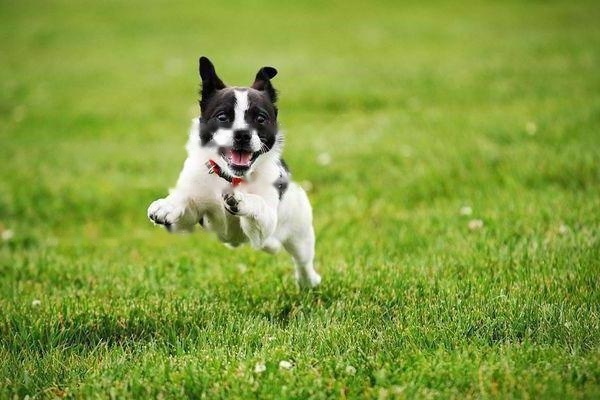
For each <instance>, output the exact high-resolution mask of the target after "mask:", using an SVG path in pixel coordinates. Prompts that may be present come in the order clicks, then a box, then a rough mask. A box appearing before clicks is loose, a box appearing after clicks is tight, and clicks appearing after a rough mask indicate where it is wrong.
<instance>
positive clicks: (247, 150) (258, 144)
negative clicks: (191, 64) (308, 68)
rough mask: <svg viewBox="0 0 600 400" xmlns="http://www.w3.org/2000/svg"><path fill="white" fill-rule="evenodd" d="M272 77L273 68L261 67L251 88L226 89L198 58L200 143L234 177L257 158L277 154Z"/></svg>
mask: <svg viewBox="0 0 600 400" xmlns="http://www.w3.org/2000/svg"><path fill="white" fill-rule="evenodd" d="M276 74H277V70H276V69H275V68H273V67H263V68H261V69H260V70H259V71H258V73H257V74H256V78H255V80H254V83H253V84H252V86H250V87H230V86H227V85H225V84H224V83H223V81H222V80H221V79H220V78H219V77H218V75H217V73H216V71H215V67H214V65H213V64H212V62H210V60H209V59H208V58H206V57H200V77H201V78H202V92H201V98H200V110H201V117H200V143H201V145H202V146H203V147H205V148H207V149H212V151H214V152H215V156H216V157H221V158H222V160H223V161H224V163H225V164H226V166H227V168H228V169H229V170H230V171H231V173H233V174H234V175H238V176H241V175H244V174H245V173H246V172H248V171H249V170H250V169H251V167H252V166H253V165H254V164H255V163H256V162H257V161H258V160H259V159H261V158H264V157H265V156H266V155H267V154H272V153H276V152H280V151H281V149H280V142H281V137H280V134H279V133H278V128H277V107H276V106H275V101H276V100H277V93H276V92H275V88H274V87H273V85H271V79H272V78H273V77H274V76H275V75H276ZM215 161H217V160H215ZM221 164H222V163H221Z"/></svg>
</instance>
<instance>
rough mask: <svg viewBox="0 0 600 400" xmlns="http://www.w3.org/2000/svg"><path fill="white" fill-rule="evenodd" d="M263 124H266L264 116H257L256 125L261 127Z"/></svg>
mask: <svg viewBox="0 0 600 400" xmlns="http://www.w3.org/2000/svg"><path fill="white" fill-rule="evenodd" d="M265 122H267V118H265V116H264V115H260V114H259V115H258V116H257V117H256V123H257V124H261V125H262V124H264V123H265Z"/></svg>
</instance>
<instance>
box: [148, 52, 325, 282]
mask: <svg viewBox="0 0 600 400" xmlns="http://www.w3.org/2000/svg"><path fill="white" fill-rule="evenodd" d="M276 74H277V70H276V69H275V68H272V67H263V68H261V69H260V70H259V71H258V73H257V75H256V79H255V81H254V83H253V84H252V86H251V87H230V86H226V85H225V84H224V83H223V81H222V80H221V79H220V78H219V77H218V76H217V73H216V72H215V68H214V66H213V64H212V63H211V62H210V60H209V59H208V58H206V57H201V58H200V77H201V78H202V93H201V99H200V110H201V116H200V118H197V119H194V120H193V121H192V126H191V129H190V133H189V139H188V143H187V146H186V148H187V152H188V156H187V159H186V160H185V163H184V165H183V169H182V171H181V173H180V175H179V179H178V180H177V185H176V186H175V188H174V189H171V190H170V191H169V195H168V196H167V197H165V198H164V199H158V200H156V201H154V202H153V203H152V204H150V207H149V208H148V217H149V218H150V219H151V220H152V221H154V222H155V223H157V224H160V225H164V226H165V227H166V228H167V229H168V230H169V231H170V232H180V231H191V230H193V228H194V226H195V225H196V224H198V223H199V224H200V225H202V227H204V228H205V229H208V230H210V231H214V232H216V234H217V236H218V237H219V239H220V240H221V241H222V242H224V243H226V244H229V245H231V246H238V245H240V244H241V243H244V242H248V241H249V242H250V244H251V245H252V246H253V247H255V248H257V249H262V250H265V251H267V252H270V253H275V252H277V251H278V250H279V249H280V248H281V246H283V247H284V248H285V249H286V250H287V251H288V252H289V253H290V254H291V255H292V257H293V258H294V261H295V263H296V279H297V281H298V284H299V285H300V286H301V287H303V288H310V287H315V286H317V285H318V284H319V283H320V282H321V277H320V276H319V274H318V273H317V272H316V271H315V269H314V266H313V260H314V255H315V250H314V247H315V234H314V230H313V227H312V208H311V206H310V202H309V200H308V197H307V196H306V193H305V192H304V190H303V189H302V188H301V187H300V186H299V185H297V184H295V183H294V182H291V181H290V173H289V171H288V169H287V167H286V165H285V163H284V162H283V160H282V159H281V151H282V149H283V136H282V133H281V132H280V131H279V130H278V125H277V107H276V106H275V102H276V100H277V93H276V91H275V89H274V88H273V85H272V84H271V79H272V78H273V77H274V76H275V75H276Z"/></svg>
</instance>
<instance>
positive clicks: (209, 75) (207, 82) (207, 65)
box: [198, 56, 225, 109]
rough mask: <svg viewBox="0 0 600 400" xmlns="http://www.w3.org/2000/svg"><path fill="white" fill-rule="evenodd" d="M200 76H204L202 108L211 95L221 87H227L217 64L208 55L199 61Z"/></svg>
mask: <svg viewBox="0 0 600 400" xmlns="http://www.w3.org/2000/svg"><path fill="white" fill-rule="evenodd" d="M198 64H199V68H198V69H199V71H200V78H202V92H201V94H200V95H201V98H200V108H202V109H204V107H205V105H206V102H207V101H208V99H210V97H211V96H212V95H213V94H214V93H215V92H216V91H217V90H220V89H223V88H225V84H224V83H223V81H222V80H221V78H219V77H218V76H217V72H216V71H215V66H214V65H213V63H212V62H211V61H210V60H209V59H208V58H206V57H204V56H203V57H200V60H199V61H198Z"/></svg>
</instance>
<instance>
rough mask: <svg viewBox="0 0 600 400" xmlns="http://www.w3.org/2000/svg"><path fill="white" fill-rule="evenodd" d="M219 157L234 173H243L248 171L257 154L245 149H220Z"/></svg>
mask: <svg viewBox="0 0 600 400" xmlns="http://www.w3.org/2000/svg"><path fill="white" fill-rule="evenodd" d="M219 152H220V153H221V157H222V158H223V160H225V162H226V163H227V165H228V166H229V168H231V170H232V171H233V172H235V173H243V172H245V171H247V170H248V169H250V167H251V166H252V164H253V163H254V161H255V160H256V155H257V153H254V152H252V151H249V150H246V149H232V148H221V149H220V150H219Z"/></svg>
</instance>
